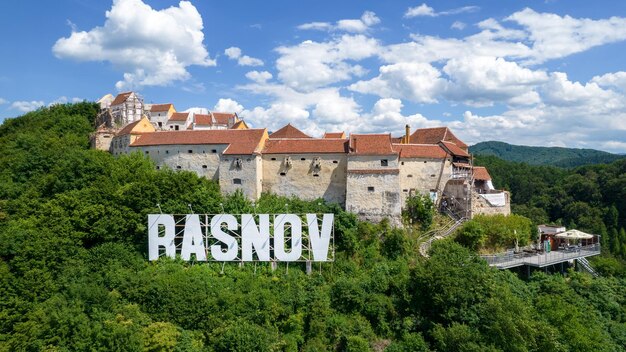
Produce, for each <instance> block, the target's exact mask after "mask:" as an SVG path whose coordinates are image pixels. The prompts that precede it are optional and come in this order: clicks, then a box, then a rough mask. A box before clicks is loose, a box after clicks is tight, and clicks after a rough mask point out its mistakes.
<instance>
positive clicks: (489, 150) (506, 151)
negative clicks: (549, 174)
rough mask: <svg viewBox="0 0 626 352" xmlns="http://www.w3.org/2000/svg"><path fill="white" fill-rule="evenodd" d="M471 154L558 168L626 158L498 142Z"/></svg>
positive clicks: (473, 148) (474, 148)
mask: <svg viewBox="0 0 626 352" xmlns="http://www.w3.org/2000/svg"><path fill="white" fill-rule="evenodd" d="M470 152H471V153H473V154H474V155H484V156H486V155H492V156H497V157H498V158H500V159H503V160H507V161H515V162H522V163H527V164H530V165H551V166H558V167H576V166H582V165H591V164H604V163H610V162H613V161H615V160H619V159H624V158H625V156H624V155H617V154H611V153H607V152H603V151H600V150H595V149H576V148H561V147H530V146H523V145H512V144H508V143H504V142H496V141H490V142H480V143H477V144H475V145H473V146H471V147H470Z"/></svg>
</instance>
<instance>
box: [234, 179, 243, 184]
mask: <svg viewBox="0 0 626 352" xmlns="http://www.w3.org/2000/svg"><path fill="white" fill-rule="evenodd" d="M233 184H234V185H240V184H241V179H240V178H233Z"/></svg>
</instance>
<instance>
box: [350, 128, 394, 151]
mask: <svg viewBox="0 0 626 352" xmlns="http://www.w3.org/2000/svg"><path fill="white" fill-rule="evenodd" d="M350 152H351V153H353V154H356V155H390V154H397V152H395V151H394V150H393V147H392V145H391V135H390V134H388V133H387V134H354V133H353V134H351V135H350Z"/></svg>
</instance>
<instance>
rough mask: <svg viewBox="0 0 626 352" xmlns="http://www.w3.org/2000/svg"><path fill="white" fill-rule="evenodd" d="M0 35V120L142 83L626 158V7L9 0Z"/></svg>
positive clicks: (396, 127)
mask: <svg viewBox="0 0 626 352" xmlns="http://www.w3.org/2000/svg"><path fill="white" fill-rule="evenodd" d="M0 39H1V40H2V44H3V49H4V50H3V54H2V55H0V121H3V120H4V119H5V118H7V117H15V116H19V115H22V114H24V113H25V112H28V111H31V110H34V109H37V108H39V107H41V106H48V105H51V104H56V103H66V102H75V101H82V100H89V101H95V100H97V99H99V98H100V97H102V96H103V95H105V94H107V93H111V94H114V95H115V94H117V93H119V92H122V91H129V90H132V91H136V92H138V93H139V94H140V95H141V96H142V97H143V98H144V100H145V102H146V103H173V104H174V106H175V107H176V109H177V110H178V111H185V110H189V109H196V110H197V109H198V108H205V109H210V110H214V111H234V112H237V113H238V114H239V116H241V117H243V118H244V119H245V120H246V121H247V122H248V124H249V125H251V126H254V127H267V128H268V129H269V130H270V131H273V130H276V129H278V128H280V127H282V126H283V125H285V124H287V123H292V124H293V125H294V126H296V127H298V128H300V129H302V130H303V131H305V132H307V133H309V134H311V135H313V136H321V135H322V134H323V132H324V131H346V132H363V133H373V132H378V133H386V132H391V133H392V134H393V135H394V136H395V135H400V134H402V132H403V131H404V126H405V124H409V125H410V126H411V128H412V129H415V128H423V127H436V126H448V127H450V128H451V129H452V130H453V131H454V133H455V134H457V136H459V137H460V138H461V139H463V140H464V141H465V142H467V143H468V144H473V143H477V142H480V141H489V140H499V141H504V142H508V143H511V144H523V145H540V146H564V147H576V148H594V149H600V150H605V151H609V152H614V153H626V60H624V59H625V58H626V1H614V0H595V1H588V0H584V1H582V0H567V1H566V0H542V1H514V0H490V1H488V0H484V1H461V0H457V1H452V0H450V1H436V2H435V1H430V2H422V1H380V0H377V1H374V0H360V1H356V0H351V1H336V0H335V1H326V0H316V1H287V0H266V1H242V0H229V1H226V0H222V1H213V0H202V1H200V0H191V1H180V2H179V1H170V0H112V1H111V0H55V1H44V0H40V1H34V0H20V1H2V2H0Z"/></svg>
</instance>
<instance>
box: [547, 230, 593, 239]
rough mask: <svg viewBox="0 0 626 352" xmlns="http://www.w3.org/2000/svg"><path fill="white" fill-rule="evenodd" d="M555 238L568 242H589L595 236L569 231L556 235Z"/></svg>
mask: <svg viewBox="0 0 626 352" xmlns="http://www.w3.org/2000/svg"><path fill="white" fill-rule="evenodd" d="M554 237H556V238H564V239H567V240H588V239H591V238H593V235H590V234H588V233H585V232H582V231H578V230H568V231H565V232H561V233H559V234H557V235H554Z"/></svg>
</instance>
